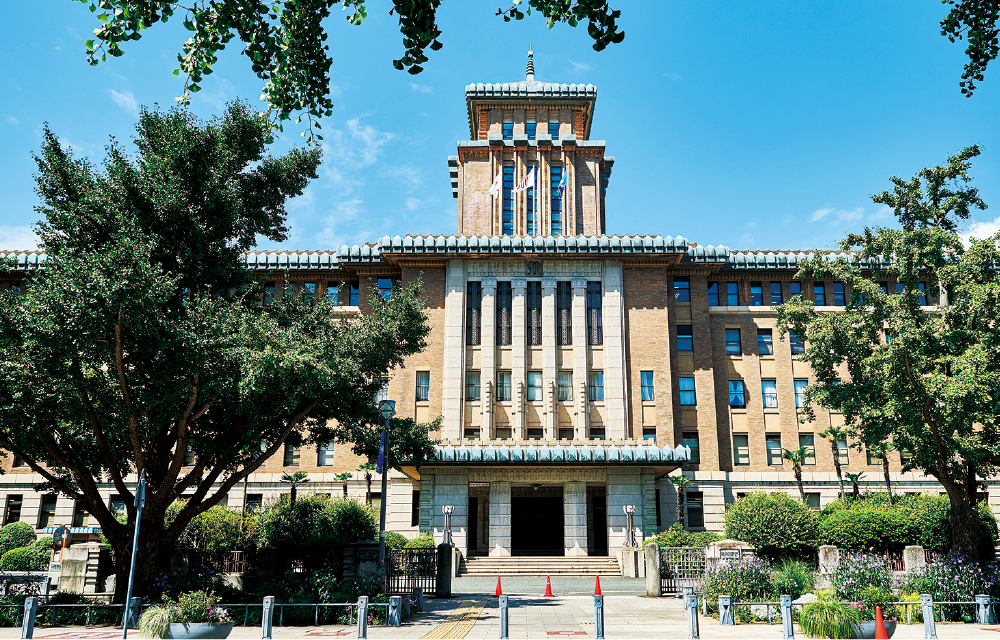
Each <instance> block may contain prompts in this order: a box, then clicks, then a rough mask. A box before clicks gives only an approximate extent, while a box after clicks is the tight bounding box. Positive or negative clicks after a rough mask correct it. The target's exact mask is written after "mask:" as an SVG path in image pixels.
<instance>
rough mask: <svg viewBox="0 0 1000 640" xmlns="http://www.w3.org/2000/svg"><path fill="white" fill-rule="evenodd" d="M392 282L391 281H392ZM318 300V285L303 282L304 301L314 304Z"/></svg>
mask: <svg viewBox="0 0 1000 640" xmlns="http://www.w3.org/2000/svg"><path fill="white" fill-rule="evenodd" d="M390 282H391V280H390ZM315 299H316V283H315V282H303V283H302V300H303V301H304V302H312V301H313V300H315Z"/></svg>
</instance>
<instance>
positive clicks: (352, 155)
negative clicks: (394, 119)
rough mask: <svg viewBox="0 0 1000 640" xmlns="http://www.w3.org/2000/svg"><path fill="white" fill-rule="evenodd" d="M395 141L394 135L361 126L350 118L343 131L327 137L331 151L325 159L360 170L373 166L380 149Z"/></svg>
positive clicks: (356, 119)
mask: <svg viewBox="0 0 1000 640" xmlns="http://www.w3.org/2000/svg"><path fill="white" fill-rule="evenodd" d="M395 139H396V134H394V133H389V132H388V131H379V130H378V129H376V128H375V127H373V126H371V125H362V124H361V121H360V120H359V119H358V118H352V119H350V120H348V121H347V127H346V128H345V129H335V130H333V131H331V132H330V134H329V135H328V136H327V140H328V141H329V144H330V150H331V155H330V156H327V157H329V158H330V159H331V160H332V161H333V162H336V163H337V164H341V165H345V166H349V167H352V168H355V169H362V168H364V167H368V166H371V165H373V164H375V162H376V161H377V160H378V158H379V154H380V153H381V152H382V147H384V146H385V145H386V144H387V143H389V142H390V141H392V140H395Z"/></svg>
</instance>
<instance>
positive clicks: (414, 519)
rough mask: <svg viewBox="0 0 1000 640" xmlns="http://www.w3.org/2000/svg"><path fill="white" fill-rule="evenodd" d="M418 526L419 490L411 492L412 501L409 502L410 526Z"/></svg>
mask: <svg viewBox="0 0 1000 640" xmlns="http://www.w3.org/2000/svg"><path fill="white" fill-rule="evenodd" d="M419 524H420V489H414V490H413V499H412V500H411V501H410V526H411V527H415V526H417V525H419Z"/></svg>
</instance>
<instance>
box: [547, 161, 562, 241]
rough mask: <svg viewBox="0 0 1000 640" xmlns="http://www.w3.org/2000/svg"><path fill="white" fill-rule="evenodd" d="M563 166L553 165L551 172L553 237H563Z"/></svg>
mask: <svg viewBox="0 0 1000 640" xmlns="http://www.w3.org/2000/svg"><path fill="white" fill-rule="evenodd" d="M561 184H562V166H560V165H552V167H551V168H550V170H549V186H550V187H551V188H552V193H551V196H550V198H549V201H550V202H551V205H552V216H551V217H552V235H554V236H558V235H562V232H563V231H562V192H563V188H564V187H563V186H560V185H561Z"/></svg>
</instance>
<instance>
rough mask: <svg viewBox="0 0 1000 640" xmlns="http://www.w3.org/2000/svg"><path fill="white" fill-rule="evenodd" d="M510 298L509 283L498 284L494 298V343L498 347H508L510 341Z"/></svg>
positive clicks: (507, 281)
mask: <svg viewBox="0 0 1000 640" xmlns="http://www.w3.org/2000/svg"><path fill="white" fill-rule="evenodd" d="M511 296H512V294H511V287H510V281H509V280H506V281H501V282H498V283H497V297H496V332H497V334H496V341H497V344H498V345H500V346H509V345H510V341H511V306H512V302H511Z"/></svg>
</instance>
